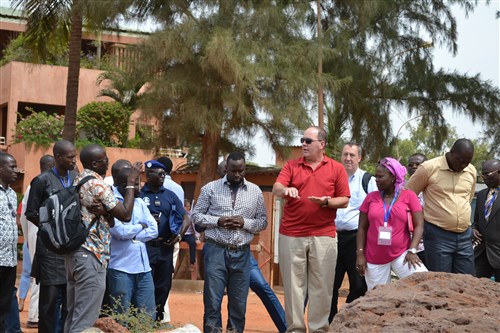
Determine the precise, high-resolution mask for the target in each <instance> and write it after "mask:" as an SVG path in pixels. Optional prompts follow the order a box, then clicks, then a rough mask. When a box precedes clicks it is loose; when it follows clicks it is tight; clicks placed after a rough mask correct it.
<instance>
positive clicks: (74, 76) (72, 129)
mask: <svg viewBox="0 0 500 333" xmlns="http://www.w3.org/2000/svg"><path fill="white" fill-rule="evenodd" d="M79 2H80V0H74V1H73V7H72V10H71V35H70V40H69V51H68V81H67V84H66V111H65V115H64V129H63V139H65V140H68V141H71V142H74V141H75V137H76V111H77V105H78V84H79V80H80V52H81V49H82V12H81V9H80V4H79Z"/></svg>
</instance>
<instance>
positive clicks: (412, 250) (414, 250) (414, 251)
mask: <svg viewBox="0 0 500 333" xmlns="http://www.w3.org/2000/svg"><path fill="white" fill-rule="evenodd" d="M408 252H411V253H413V254H417V249H416V248H414V247H412V248H411V249H408Z"/></svg>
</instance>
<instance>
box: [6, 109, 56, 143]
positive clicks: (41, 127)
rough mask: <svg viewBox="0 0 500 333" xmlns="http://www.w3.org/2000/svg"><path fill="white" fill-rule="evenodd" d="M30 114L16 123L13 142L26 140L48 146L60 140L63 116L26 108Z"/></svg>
mask: <svg viewBox="0 0 500 333" xmlns="http://www.w3.org/2000/svg"><path fill="white" fill-rule="evenodd" d="M26 110H28V111H30V112H31V114H30V115H28V116H27V117H24V118H22V117H21V120H20V121H19V122H18V123H17V125H16V133H15V135H14V140H13V141H14V142H26V143H32V144H36V145H41V146H49V145H50V144H51V143H52V142H55V141H57V140H61V138H62V131H63V127H64V116H60V115H57V114H56V115H49V114H47V113H46V112H45V111H41V112H35V111H33V109H31V108H26Z"/></svg>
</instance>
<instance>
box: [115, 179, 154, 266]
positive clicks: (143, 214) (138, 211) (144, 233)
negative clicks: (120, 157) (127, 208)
mask: <svg viewBox="0 0 500 333" xmlns="http://www.w3.org/2000/svg"><path fill="white" fill-rule="evenodd" d="M113 192H114V194H115V196H116V198H117V199H118V200H119V201H121V202H123V200H124V199H123V196H122V195H121V193H120V192H118V189H117V188H116V187H114V186H113ZM139 223H145V224H146V225H147V226H148V227H147V228H145V229H143V227H142V225H140V224H139ZM109 232H110V234H111V258H110V260H109V268H112V269H116V270H118V271H121V272H125V273H128V274H137V273H145V272H149V271H150V270H151V267H150V265H149V259H148V252H147V251H146V244H144V243H145V242H147V241H149V240H151V239H155V238H156V237H158V225H157V223H156V220H155V219H154V218H153V216H152V215H151V213H150V212H149V210H148V207H147V206H146V204H145V203H144V201H142V199H140V198H136V199H134V209H133V210H132V219H131V220H130V222H122V221H120V220H118V219H115V226H114V227H113V228H110V229H109Z"/></svg>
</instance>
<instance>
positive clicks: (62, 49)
mask: <svg viewBox="0 0 500 333" xmlns="http://www.w3.org/2000/svg"><path fill="white" fill-rule="evenodd" d="M11 61H19V62H29V63H34V64H46V65H54V66H68V50H67V47H66V46H63V45H61V43H60V42H59V41H55V40H49V45H48V47H47V55H46V56H45V58H43V59H42V58H40V57H39V55H37V54H36V52H35V51H34V50H33V49H31V48H30V47H28V45H27V42H26V36H25V35H24V34H22V33H21V34H19V35H18V36H17V37H16V38H14V39H12V40H11V41H10V43H9V45H7V47H6V48H5V50H4V51H3V57H2V58H1V59H0V66H3V65H5V64H7V63H9V62H11ZM80 61H81V63H80V66H81V68H89V69H101V70H106V69H108V68H109V67H110V61H109V58H108V57H103V58H102V59H97V58H96V56H95V55H92V54H87V55H84V54H83V53H81V60H80Z"/></svg>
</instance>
